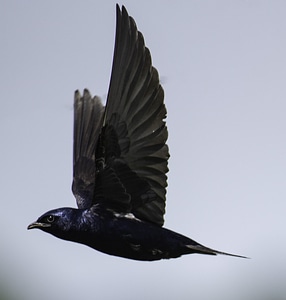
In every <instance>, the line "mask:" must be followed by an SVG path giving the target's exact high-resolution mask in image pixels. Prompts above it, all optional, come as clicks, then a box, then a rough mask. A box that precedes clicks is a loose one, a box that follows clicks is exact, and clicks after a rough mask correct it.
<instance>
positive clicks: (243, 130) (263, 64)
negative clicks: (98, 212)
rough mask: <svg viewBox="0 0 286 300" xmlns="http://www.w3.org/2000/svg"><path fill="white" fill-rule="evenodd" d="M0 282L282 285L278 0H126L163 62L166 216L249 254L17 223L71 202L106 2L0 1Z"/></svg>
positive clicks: (56, 291) (110, 22)
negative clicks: (156, 253) (160, 255)
mask: <svg viewBox="0 0 286 300" xmlns="http://www.w3.org/2000/svg"><path fill="white" fill-rule="evenodd" d="M0 3H1V10H0V36H1V56H0V65H1V71H0V76H1V78H0V87H1V99H0V101H1V110H0V135H1V156H0V160H1V173H0V176H1V177H0V182H1V211H0V214H1V217H0V227H1V251H0V270H1V271H0V282H1V287H0V289H2V290H4V291H5V292H6V293H8V294H10V295H11V297H12V299H21V300H23V299H29V300H34V299H42V300H50V299H70V300H75V299H103V300H105V299H118V300H121V299H138V300H141V299H142V300H143V299H166V300H169V299H180V300H187V299H199V300H201V299H203V300H207V299H220V300H226V299H228V300H229V299H231V300H236V299H237V300H238V299H249V300H250V299H251V300H253V299H260V300H261V299H262V300H263V299H278V300H279V299H285V294H286V287H285V278H286V259H285V252H286V242H285V228H286V220H285V219H286V218H285V211H286V205H285V199H286V191H285V187H286V171H285V170H286V158H285V154H286V142H285V129H286V118H285V114H286V84H285V78H286V40H285V38H286V18H285V14H286V2H285V1H276V0H269V1H255V0H253V1H246V0H245V1H194V0H193V1H159V0H158V1H157V0H155V1H154V0H152V1H146V0H145V1H131V0H128V1H125V2H124V3H120V4H124V5H126V8H127V10H128V12H129V14H130V15H131V16H133V17H134V19H135V20H136V23H137V26H138V28H139V30H140V31H141V32H142V33H143V35H144V37H145V42H146V45H147V46H148V47H149V49H150V50H151V54H152V58H153V64H154V66H155V67H156V68H157V69H158V70H159V73H160V75H161V80H162V83H163V87H164V90H165V102H166V106H167V110H168V118H167V124H168V130H169V140H168V144H169V146H170V152H171V158H170V163H169V168H170V172H169V174H168V177H169V179H168V183H169V187H168V194H167V214H166V218H165V219H166V222H165V226H166V227H167V228H170V229H173V230H175V231H178V232H180V233H182V234H185V235H188V236H189V237H191V238H193V239H195V240H197V241H198V242H201V243H202V244H205V245H206V246H209V247H213V248H215V249H218V250H222V251H227V252H232V253H236V254H241V255H246V256H249V257H251V258H252V259H251V260H243V259H238V258H232V257H224V256H220V257H208V256H199V255H189V256H184V257H182V258H179V259H175V260H169V261H160V262H153V263H148V262H136V261H131V260H130V261H128V260H125V259H121V258H116V257H111V256H108V255H105V254H101V253H99V252H96V251H94V250H92V249H90V248H88V247H85V246H82V245H79V244H73V243H69V242H65V241H61V240H59V239H56V238H54V237H52V236H51V235H48V234H45V233H43V232H41V231H37V230H34V231H27V230H26V227H27V225H28V224H29V223H31V222H32V221H34V220H35V219H37V217H38V216H39V215H41V214H42V213H44V212H45V211H47V210H49V209H52V208H57V207H62V206H73V207H75V205H76V204H75V200H74V198H73V195H72V193H71V191H70V185H71V180H72V126H73V123H72V122H73V120H72V118H73V112H72V106H73V93H74V91H75V90H76V89H80V90H83V88H85V87H87V88H89V89H90V91H91V92H92V94H97V95H99V96H100V97H101V98H103V99H105V98H106V94H107V90H108V84H109V76H110V70H111V63H112V55H113V46H114V33H115V3H116V2H115V1H35V0H29V1H14V0H12V1H8V0H7V1H3V0H2V1H1V2H0Z"/></svg>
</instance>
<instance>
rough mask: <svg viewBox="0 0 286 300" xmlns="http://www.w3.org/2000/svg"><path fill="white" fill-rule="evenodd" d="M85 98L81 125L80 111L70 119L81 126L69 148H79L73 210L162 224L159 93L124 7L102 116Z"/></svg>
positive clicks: (164, 153) (164, 157) (164, 156)
mask: <svg viewBox="0 0 286 300" xmlns="http://www.w3.org/2000/svg"><path fill="white" fill-rule="evenodd" d="M86 97H87V98H89V99H90V102H89V101H86V102H85V103H86V105H87V106H86V108H87V109H88V107H89V108H90V109H93V110H94V112H85V113H86V114H87V120H86V121H84V120H82V119H83V118H86V116H85V115H84V114H85V113H84V110H83V109H82V113H81V114H78V115H80V117H79V118H78V119H77V121H76V120H75V122H78V121H79V122H80V123H81V124H82V125H80V126H79V129H77V131H76V132H75V136H76V135H81V136H80V137H75V143H77V142H80V143H81V145H75V146H74V147H75V149H78V148H79V150H75V152H76V153H81V154H80V155H79V157H78V158H76V159H75V160H74V166H76V167H74V182H73V192H74V194H75V196H76V198H77V203H78V206H79V207H88V206H89V205H90V202H91V203H92V204H98V203H100V204H102V205H104V206H105V207H107V208H110V209H112V210H115V211H117V212H119V213H127V212H132V213H133V214H134V215H135V216H136V217H137V218H139V219H142V220H146V221H149V222H152V223H155V224H158V225H160V226H161V225H163V223H164V219H163V215H164V213H165V195H166V186H167V177H166V173H167V171H168V168H167V161H168V157H169V153H168V147H167V145H166V140H167V136H168V133H167V128H166V126H165V122H164V119H165V117H166V109H165V105H164V103H163V99H164V92H163V89H162V87H161V85H160V83H159V76H158V72H157V70H156V69H155V68H153V67H152V63H151V56H150V52H149V50H148V48H146V47H145V44H144V39H143V36H142V34H141V33H140V32H138V31H137V28H136V24H135V22H134V20H133V19H132V18H131V17H129V16H128V13H127V11H126V9H125V8H124V6H123V7H122V11H121V10H120V8H119V6H118V5H117V25H116V38H115V49H114V59H113V67H112V74H111V80H110V86H109V92H108V97H107V104H106V109H105V112H104V115H103V113H102V111H103V109H102V106H100V103H99V102H98V99H97V98H94V99H91V97H90V95H89V94H87V96H86ZM83 98H84V97H83ZM79 99H82V98H79ZM77 102H79V100H76V103H77ZM76 106H77V105H75V107H76ZM92 114H93V116H92ZM75 116H76V113H75ZM89 124H90V125H89ZM88 126H91V128H87V127H88ZM101 126H102V128H101ZM81 127H82V129H80V128H81ZM75 128H77V125H75ZM87 143H89V145H86V144H87ZM82 149H86V150H85V151H82ZM84 152H86V153H84ZM83 154H84V155H83ZM94 154H95V156H94ZM77 162H78V165H77ZM81 168H82V169H83V172H82V173H81V175H80V176H78V174H80V170H81ZM76 178H78V179H76ZM80 184H81V186H80Z"/></svg>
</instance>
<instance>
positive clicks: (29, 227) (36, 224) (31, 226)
mask: <svg viewBox="0 0 286 300" xmlns="http://www.w3.org/2000/svg"><path fill="white" fill-rule="evenodd" d="M48 227H51V224H47V223H40V222H34V223H32V224H30V225H29V226H28V228H27V229H34V228H39V229H43V228H48Z"/></svg>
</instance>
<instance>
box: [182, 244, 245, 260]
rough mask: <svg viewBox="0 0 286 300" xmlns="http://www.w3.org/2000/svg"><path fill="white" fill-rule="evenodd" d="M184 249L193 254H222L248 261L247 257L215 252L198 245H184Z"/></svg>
mask: <svg viewBox="0 0 286 300" xmlns="http://www.w3.org/2000/svg"><path fill="white" fill-rule="evenodd" d="M186 247H187V248H188V249H190V250H192V252H194V253H200V254H208V255H217V254H222V255H228V256H234V257H240V258H248V259H249V257H246V256H242V255H236V254H231V253H226V252H221V251H217V250H214V249H211V248H208V247H205V246H203V245H200V244H197V245H186Z"/></svg>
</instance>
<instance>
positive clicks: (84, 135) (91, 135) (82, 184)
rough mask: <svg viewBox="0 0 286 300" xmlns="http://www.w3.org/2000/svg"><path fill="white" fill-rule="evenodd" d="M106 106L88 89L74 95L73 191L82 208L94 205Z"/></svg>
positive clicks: (78, 204)
mask: <svg viewBox="0 0 286 300" xmlns="http://www.w3.org/2000/svg"><path fill="white" fill-rule="evenodd" d="M103 115H104V106H103V105H102V103H101V100H100V99H99V98H98V97H93V98H92V97H91V95H90V93H89V91H88V90H84V93H83V96H81V95H80V93H79V92H78V91H76V92H75V97H74V141H73V183H72V191H73V194H74V195H75V197H76V201H77V206H78V207H79V208H87V207H90V206H91V205H92V199H93V197H94V185H95V178H96V172H95V152H96V147H97V142H98V137H99V134H100V132H101V128H102V120H103Z"/></svg>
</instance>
